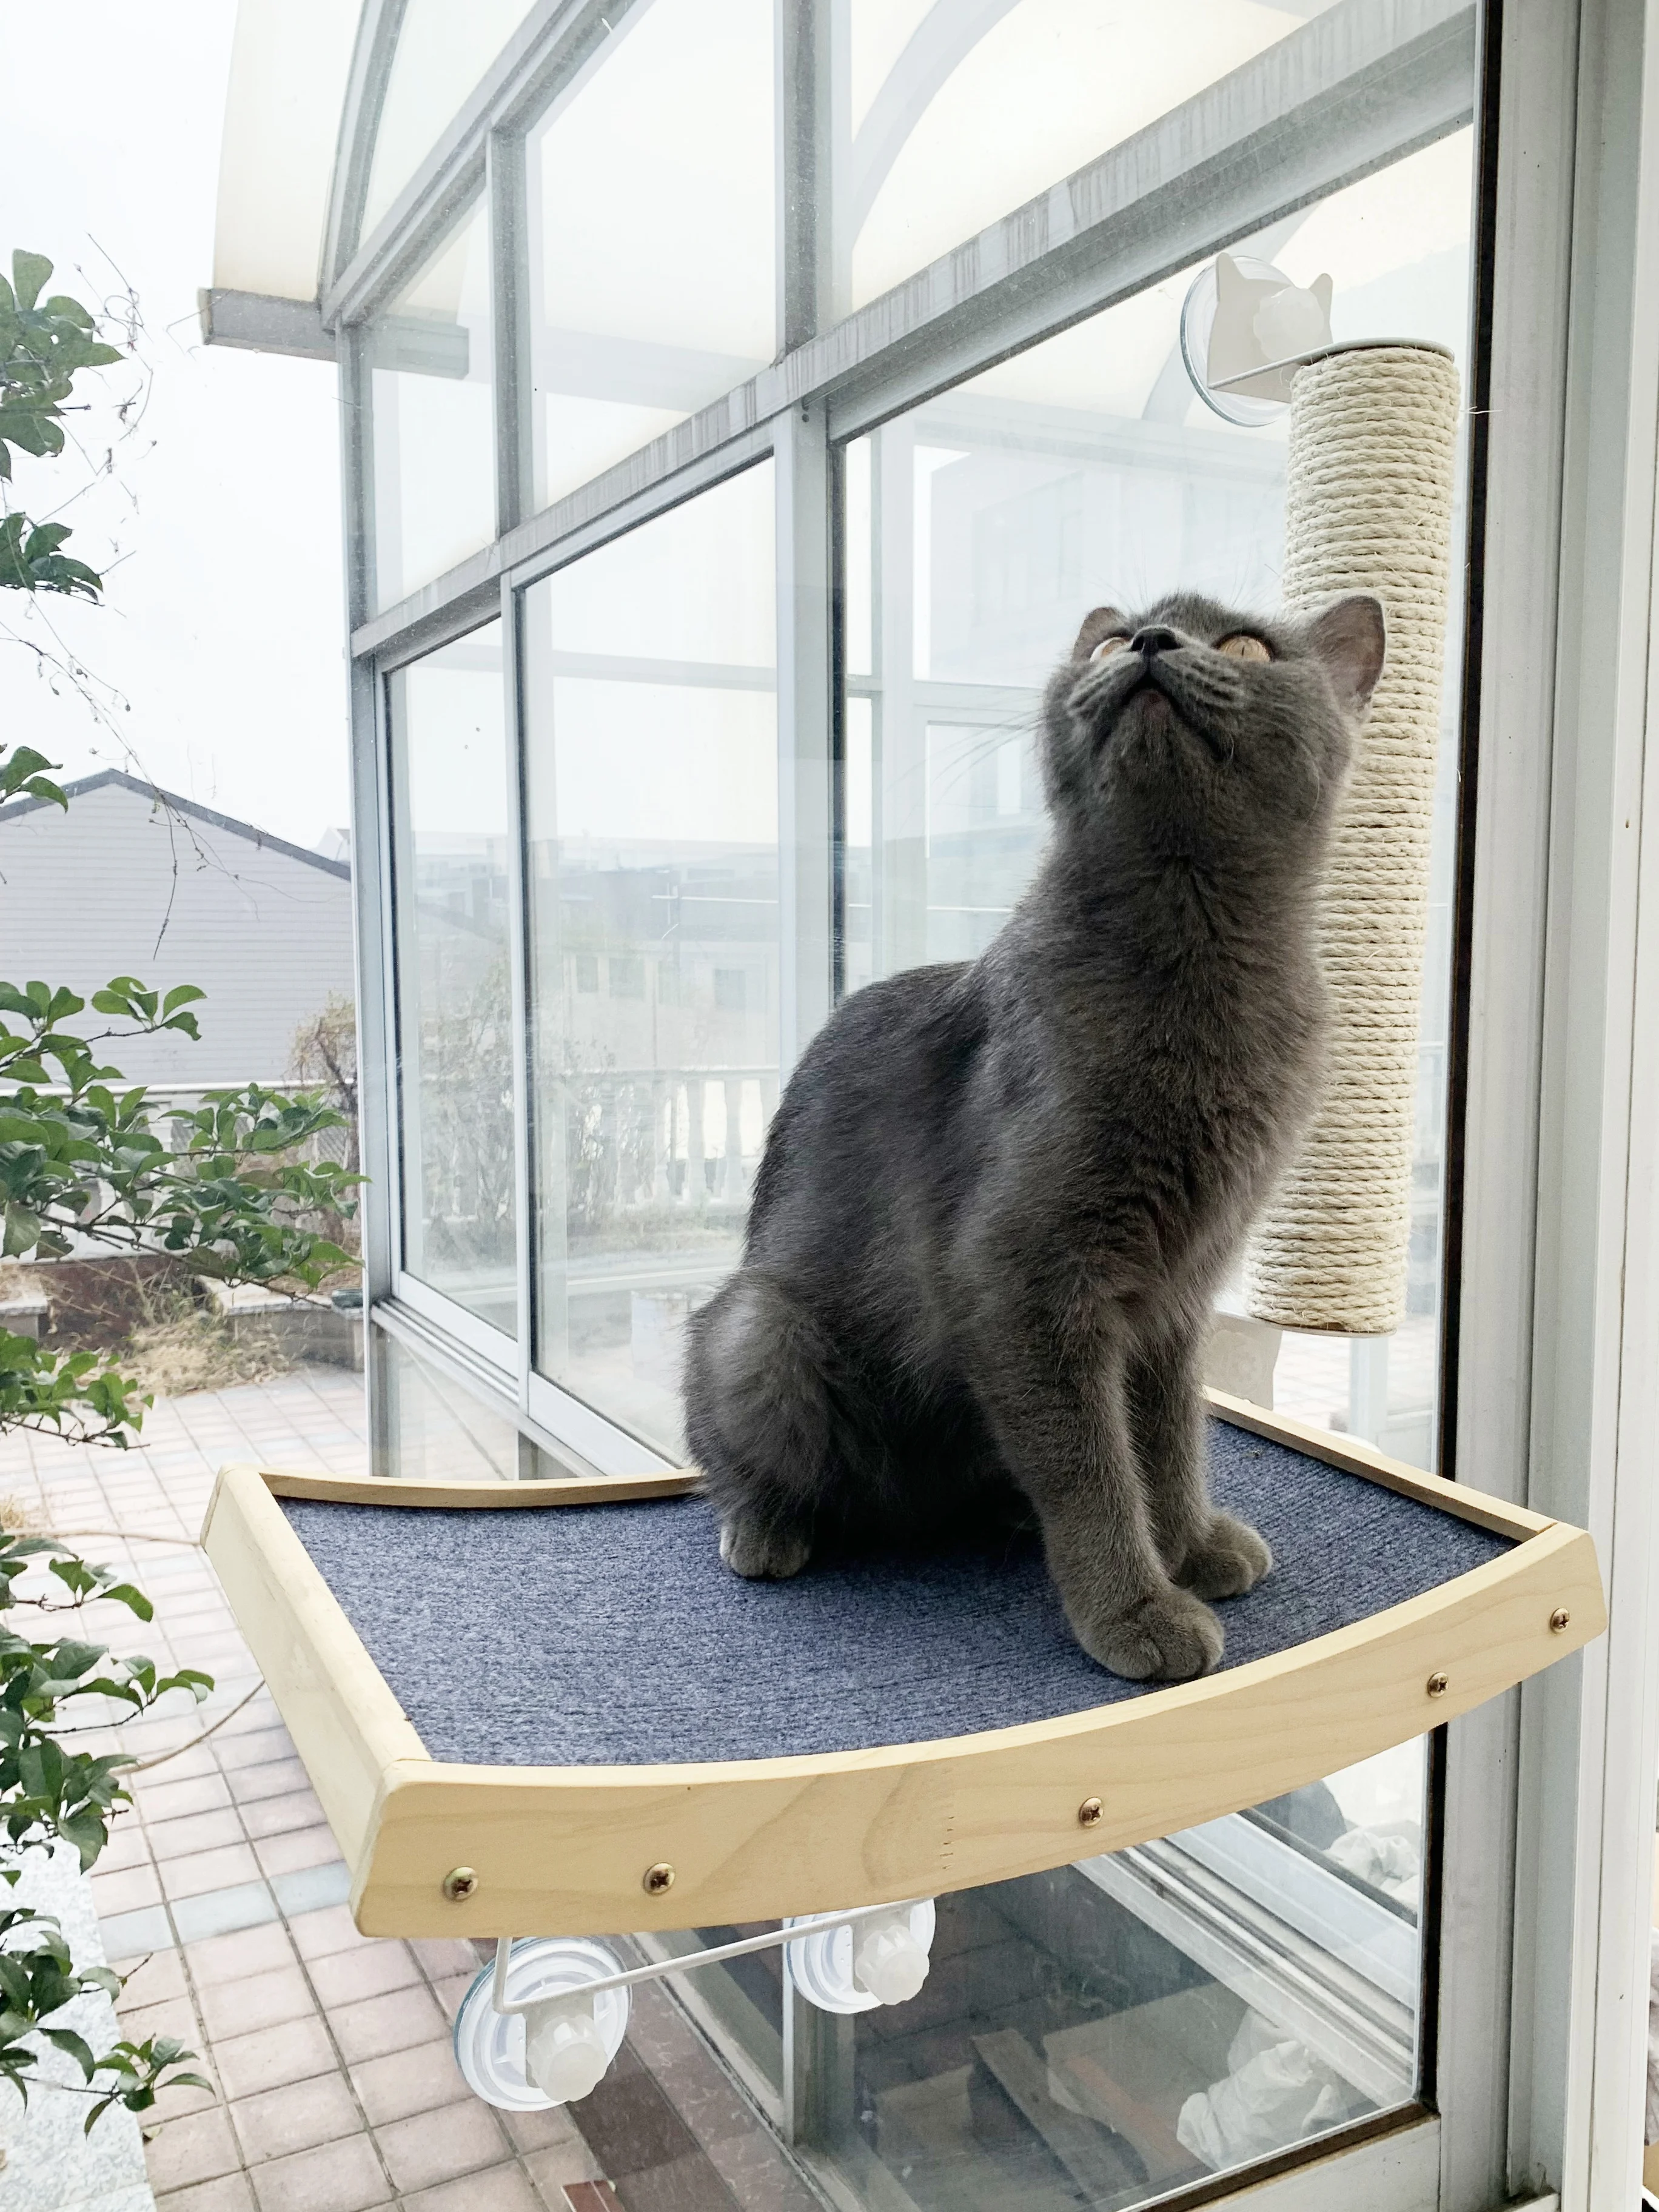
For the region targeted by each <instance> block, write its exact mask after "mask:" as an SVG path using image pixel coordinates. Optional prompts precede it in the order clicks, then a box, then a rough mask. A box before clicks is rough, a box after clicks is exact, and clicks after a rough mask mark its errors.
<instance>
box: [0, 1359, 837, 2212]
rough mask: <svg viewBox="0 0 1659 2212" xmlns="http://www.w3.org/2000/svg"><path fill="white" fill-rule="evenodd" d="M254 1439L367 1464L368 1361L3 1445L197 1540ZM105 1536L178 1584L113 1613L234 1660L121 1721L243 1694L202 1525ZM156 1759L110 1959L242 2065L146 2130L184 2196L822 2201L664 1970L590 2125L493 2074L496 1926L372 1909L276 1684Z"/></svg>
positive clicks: (149, 1580)
mask: <svg viewBox="0 0 1659 2212" xmlns="http://www.w3.org/2000/svg"><path fill="white" fill-rule="evenodd" d="M244 1458H246V1459H252V1460H257V1461H258V1462H261V1463H262V1464H264V1465H265V1466H268V1467H269V1466H289V1467H313V1468H329V1469H331V1470H332V1471H334V1472H336V1473H356V1472H359V1471H360V1470H362V1469H363V1468H364V1467H365V1464H366V1459H367V1446H366V1425H365V1417H364V1407H363V1397H362V1383H361V1379H360V1378H358V1377H356V1376H350V1375H348V1374H345V1373H343V1372H337V1371H336V1370H330V1369H326V1368H302V1369H301V1370H297V1371H296V1372H295V1373H294V1374H293V1375H290V1376H284V1377H283V1378H281V1379H279V1380H277V1381H275V1382H272V1383H264V1384H258V1385H252V1386H248V1387H246V1388H242V1389H234V1390H228V1391H225V1392H222V1393H220V1394H216V1395H215V1394H205V1393H204V1394H203V1395H200V1396H197V1397H191V1398H184V1399H177V1400H173V1401H168V1402H167V1403H164V1404H161V1405H158V1406H157V1407H155V1410H154V1412H153V1413H151V1414H150V1416H149V1419H148V1420H147V1422H146V1424H145V1429H144V1446H143V1449H142V1450H138V1451H131V1452H125V1453H118V1452H112V1451H106V1450H105V1451H93V1450H86V1449H72V1448H70V1447H68V1446H65V1445H63V1444H61V1443H56V1442H54V1441H52V1440H50V1439H41V1438H39V1437H33V1438H31V1437H19V1436H14V1437H10V1438H9V1439H7V1440H6V1441H5V1443H3V1444H0V1495H9V1496H11V1497H14V1498H16V1500H17V1501H18V1503H19V1504H21V1506H22V1507H23V1509H24V1510H25V1511H26V1513H27V1515H28V1516H29V1519H30V1522H31V1523H32V1525H35V1526H38V1527H41V1528H47V1529H55V1530H58V1531H60V1532H62V1533H64V1534H69V1533H70V1532H71V1531H80V1530H88V1529H95V1530H100V1531H109V1530H119V1531H122V1532H124V1533H125V1534H126V1535H127V1536H128V1537H129V1538H131V1539H134V1540H136V1539H137V1537H138V1536H139V1535H140V1534H144V1535H149V1536H172V1537H182V1538H185V1539H193V1538H194V1536H195V1535H196V1534H197V1530H198V1528H199V1527H200V1523H201V1519H202V1515H203V1511H204V1508H205V1506H206V1504H207V1500H208V1495H209V1492H210V1489H211V1487H212V1483H213V1478H214V1475H215V1473H216V1470H217V1468H219V1466H220V1465H221V1464H222V1462H225V1461H227V1460H231V1459H244ZM82 1549H83V1550H84V1551H85V1553H87V1554H88V1556H89V1557H91V1558H94V1559H100V1560H105V1561H109V1562H111V1563H119V1564H120V1565H123V1566H124V1567H125V1568H127V1569H129V1570H130V1571H131V1575H132V1577H133V1579H134V1580H136V1581H137V1582H138V1583H139V1584H140V1586H141V1587H142V1588H143V1589H145V1590H146V1591H147V1592H148V1593H149V1595H150V1597H151V1598H152V1599H153V1600H154V1601H155V1608H156V1613H155V1621H154V1623H153V1624H151V1625H149V1626H141V1625H140V1624H138V1623H137V1622H135V1621H134V1620H132V1618H131V1615H130V1614H127V1613H123V1612H120V1611H118V1610H117V1609H113V1608H106V1609H105V1611H106V1617H98V1618H94V1619H90V1620H88V1623H87V1632H88V1634H89V1635H91V1636H94V1637H95V1638H97V1639H98V1640H100V1641H105V1640H108V1641H110V1642H111V1643H112V1644H113V1645H114V1647H115V1648H116V1649H117V1650H123V1651H131V1650H145V1651H148V1652H149V1653H150V1654H151V1655H152V1656H154V1657H155V1659H156V1660H157V1662H158V1663H166V1664H168V1665H188V1666H195V1667H201V1668H204V1669H205V1670H206V1671H208V1672H209V1673H210V1674H213V1675H214V1677H215V1678H216V1688H215V1690H214V1692H213V1695H212V1697H211V1699H210V1701H209V1703H208V1705H207V1706H206V1707H205V1708H204V1709H202V1710H201V1711H180V1713H179V1716H178V1717H171V1716H168V1717H158V1718H156V1719H153V1720H146V1721H143V1722H138V1723H133V1724H131V1725H130V1726H128V1727H125V1728H123V1729H119V1730H118V1731H116V1732H114V1733H115V1739H116V1740H118V1741H119V1742H120V1744H121V1746H122V1747H123V1748H124V1749H126V1750H130V1751H132V1752H134V1753H137V1756H138V1757H139V1758H140V1759H146V1760H147V1759H154V1758H156V1757H157V1756H158V1755H159V1754H161V1753H163V1752H165V1751H169V1750H171V1749H172V1748H173V1747H174V1746H176V1745H178V1744H179V1743H182V1742H185V1741H187V1740H188V1739H190V1738H191V1737H194V1736H196V1735H198V1734H199V1733H200V1731H201V1729H202V1728H203V1727H204V1725H205V1723H207V1722H208V1721H210V1720H211V1719H212V1718H213V1717H215V1716H216V1714H218V1713H221V1712H223V1711H226V1710H227V1709H228V1707H230V1706H232V1705H234V1704H235V1703H236V1701H237V1700H238V1699H240V1698H242V1697H243V1696H245V1695H246V1692H247V1691H248V1690H249V1689H250V1688H251V1687H252V1686H253V1684H254V1682H255V1680H256V1679H257V1677H256V1674H255V1671H254V1668H253V1663H252V1659H251V1657H250V1656H249V1654H248V1651H247V1649H246V1645H245V1644H243V1642H242V1640H241V1638H240V1636H239V1635H238V1633H237V1631H236V1628H235V1625H234V1621H233V1620H232V1619H231V1616H230V1613H229V1610H228V1607H227V1606H226V1604H225V1601H224V1599H223V1597H222V1594H221V1592H220V1590H219V1587H218V1584H217V1582H216V1578H215V1577H214V1574H213V1571H212V1569H211V1568H210V1566H209V1565H208V1564H207V1562H206V1560H205V1559H204V1557H203V1555H202V1553H200V1552H199V1551H197V1550H195V1549H193V1548H191V1547H189V1546H188V1544H186V1545H182V1546H180V1547H178V1548H174V1547H172V1546H170V1545H168V1546H163V1545H161V1544H158V1543H154V1542H143V1541H127V1542H125V1543H124V1542H120V1541H113V1540H112V1539H111V1538H110V1537H108V1536H101V1537H100V1538H98V1539H96V1540H89V1541H87V1542H86V1543H85V1544H84V1545H83V1546H82ZM170 1702H174V1703H177V1704H179V1705H180V1707H181V1708H182V1706H183V1700H182V1699H176V1700H173V1701H170ZM131 1786H132V1788H133V1790H134V1794H135V1796H136V1798H137V1805H136V1808H135V1809H134V1811H133V1812H131V1813H130V1814H125V1815H124V1816H123V1817H122V1818H121V1820H119V1821H118V1824H117V1826H116V1827H115V1829H114V1831H113V1832H112V1839H111V1843H110V1846H109V1849H108V1850H106V1853H105V1854H104V1856H103V1857H102V1858H101V1859H100V1862H99V1863H98V1866H97V1869H96V1870H95V1871H94V1875H93V1887H94V1893H95V1895H96V1899H97V1903H98V1906H99V1911H100V1923H101V1926H102V1930H103V1935H104V1939H105V1942H106V1947H107V1949H108V1953H109V1955H110V1959H111V1960H112V1964H115V1965H117V1966H119V1967H120V1969H121V1970H122V1971H123V1972H127V1973H129V1974H130V1976H131V1978H130V1980H129V1982H128V1984H127V1987H126V1990H125V1996H124V1999H123V2002H122V2006H121V2012H122V2016H123V2020H124V2021H125V2026H126V2029H127V2032H128V2033H131V2034H132V2035H133V2036H135V2037H142V2036H143V2035H145V2034H149V2033H162V2034H170V2035H176V2036H178V2037H179V2038H180V2039H182V2040H183V2041H185V2042H186V2043H187V2044H189V2045H191V2047H192V2048H193V2049H195V2050H196V2051H198V2052H200V2053H202V2054H203V2056H204V2058H205V2060H206V2064H205V2065H204V2068H203V2070H204V2072H207V2073H209V2074H210V2075H212V2077H213V2078H214V2080H215V2081H216V2083H217V2085H218V2092H219V2093H218V2094H217V2095H216V2096H210V2095H209V2094H208V2093H206V2092H205V2091H181V2092H179V2093H177V2094H176V2095H174V2096H173V2097H172V2098H171V2099H168V2100H164V2101H163V2105H162V2106H161V2125H160V2128H159V2130H158V2132H157V2133H156V2134H155V2139H154V2140H153V2142H151V2143H150V2144H149V2168H150V2178H151V2181H152V2183H153V2185H154V2187H155V2192H156V2197H157V2201H158V2203H159V2205H160V2207H161V2212H371V2208H376V2212H378V2208H382V2207H391V2206H406V2207H409V2208H410V2212H603V2209H604V2208H605V2207H607V2206H613V2207H614V2206H620V2207H621V2208H623V2212H656V2208H658V2207H661V2208H663V2212H669V2208H671V2209H672V2212H738V2208H750V2207H752V2208H754V2212H789V2208H801V2212H809V2208H810V2207H811V2204H812V2203H813V2200H812V2199H811V2198H810V2197H808V2196H807V2195H806V2193H805V2191H803V2190H802V2189H801V2188H800V2185H799V2182H798V2181H797V2180H796V2179H795V2178H794V2176H793V2173H792V2172H791V2171H790V2170H789V2168H788V2166H787V2164H786V2163H785V2162H784V2160H782V2159H781V2156H780V2154H779V2153H778V2151H777V2148H776V2146H775V2143H774V2142H772V2141H771V2139H770V2138H769V2136H767V2134H766V2131H765V2130H764V2129H763V2128H761V2127H760V2126H759V2125H758V2124H757V2120H756V2118H755V2116H754V2114H753V2113H752V2112H750V2110H749V2108H748V2107H747V2106H745V2105H744V2100H742V2099H741V2098H740V2097H739V2096H738V2094H737V2093H736V2092H735V2091H734V2090H733V2089H732V2087H731V2086H730V2084H729V2083H728V2081H727V2080H726V2076H725V2075H724V2073H723V2072H722V2070H721V2069H720V2068H719V2066H718V2065H717V2064H716V2063H715V2062H714V2058H713V2057H712V2055H711V2054H710V2053H709V2051H708V2048H707V2046H706V2045H704V2044H703V2043H702V2039H700V2038H699V2037H698V2036H697V2035H696V2033H695V2032H694V2031H693V2030H692V2029H691V2028H690V2027H689V2026H688V2025H687V2023H686V2022H685V2021H684V2017H683V2016H682V2015H680V2013H679V2012H678V2008H676V2007H675V2006H674V2005H672V2004H671V2002H669V2000H668V1999H667V1998H666V1997H665V1996H662V1995H661V1994H660V1993H659V1992H657V1991H641V1993H640V1994H641V1997H642V1998H643V1999H644V2000H645V2002H641V2003H640V2004H638V2005H636V2007H635V2019H634V2026H633V2027H632V2029H631V2030H630V2034H629V2045H627V2046H625V2047H624V2050H623V2054H622V2056H621V2058H620V2059H619V2061H618V2063H617V2067H616V2068H615V2069H613V2071H612V2074H611V2077H610V2078H609V2079H608V2080H607V2081H605V2083H604V2084H603V2085H601V2087H600V2089H599V2091H598V2092H596V2093H595V2094H594V2096H593V2097H592V2098H590V2099H588V2100H586V2103H585V2105H584V2106H582V2108H581V2111H582V2115H583V2125H584V2127H585V2128H586V2136H584V2134H582V2133H581V2132H579V2130H578V2129H577V2127H576V2125H575V2124H574V2121H573V2120H572V2119H571V2118H568V2117H567V2115H566V2114H564V2113H562V2112H531V2113H526V2114H516V2113H501V2112H495V2111H493V2110H492V2109H491V2108H490V2107H489V2106H486V2105H484V2104H482V2103H480V2102H479V2101H478V2100H477V2099H476V2098H474V2097H472V2096H471V2094H470V2093H469V2092H468V2091H467V2090H466V2088H465V2086H464V2084H463V2083H462V2081H461V2078H460V2076H459V2074H458V2073H457V2071H456V2069H455V2066H454V2062H453V2057H452V2056H451V2052H450V2040H449V2018H450V2015H451V2014H452V2013H453V2008H454V2006H455V2004H456V2002H457V2001H458V1999H459V1996H460V1994H461V1992H462V1991H463V1990H465V1987H466V1985H467V1984H468V1982H469V1981H470V1980H471V1977H472V1975H473V1974H474V1973H475V1972H476V1971H477V1964H478V1960H477V1958H476V1957H475V1955H474V1953H473V1950H472V1948H471V1946H470V1945H467V1944H464V1943H459V1942H413V1943H399V1942H371V1941H368V1940H366V1939H365V1938H363V1937H362V1936H359V1935H358V1934H357V1932H356V1929H354V1928H353V1926H352V1924H351V1919H350V1916H349V1912H348V1911H347V1908H346V1905H345V1902H344V1899H345V1897H346V1893H347V1876H346V1869H345V1868H344V1866H343V1864H342V1863H341V1861H340V1859H339V1857H338V1854H337V1850H336V1849H335V1845H334V1841H333V1838H332V1837H331V1834H330V1833H329V1831H328V1829H327V1827H326V1826H325V1825H324V1822H323V1817H322V1811H321V1808H320V1807H319V1804H318V1802H317V1801H316V1799H315V1798H314V1797H313V1795H312V1794H311V1791H310V1790H309V1789H308V1788H307V1783H306V1777H305V1773H304V1771H303V1769H302V1768H301V1765H300V1764H299V1762H298V1760H297V1759H296V1758H295V1754H294V1747H293V1745H292V1743H291V1742H290V1741H289V1737H288V1735H287V1733H286V1731H285V1730H284V1729H283V1727H282V1725H281V1723H280V1722H279V1721H278V1719H277V1717H276V1711H275V1709H274V1707H273V1706H272V1705H271V1702H270V1699H269V1697H268V1696H267V1695H266V1694H265V1693H264V1692H263V1691H262V1692H259V1693H258V1695H257V1696H256V1697H255V1698H254V1699H253V1700H252V1703H251V1704H249V1705H247V1706H246V1709H245V1710H244V1711H241V1712H240V1713H239V1714H237V1716H236V1717H234V1719H233V1720H231V1721H229V1722H228V1723H227V1724H226V1725H225V1726H224V1727H223V1728H222V1729H220V1730H219V1732H218V1733H217V1734H216V1735H213V1736H211V1737H210V1739H209V1740H208V1741H206V1742H204V1743H200V1744H196V1745H194V1746H193V1747H191V1748H190V1749H188V1750H185V1751H182V1752H180V1753H179V1755H178V1756H177V1757H175V1758H171V1759H167V1762H166V1763H165V1764H163V1765H157V1766H155V1767H154V1768H153V1769H151V1770H150V1771H147V1772H140V1773H138V1774H137V1776H136V1777H135V1778H134V1780H133V1783H132V1785H131ZM683 2115H684V2116H689V2117H683ZM595 2142H597V2143H599V2145H600V2146H601V2147H602V2148H603V2151H604V2162H605V2166H607V2167H608V2168H609V2169H610V2172H611V2174H612V2175H613V2176H614V2177H615V2182H614V2185H613V2182H612V2181H609V2180H605V2179H601V2172H602V2169H601V2164H600V2161H599V2158H598V2157H596V2156H595V2154H594V2151H593V2149H592V2148H591V2147H590V2146H591V2144H592V2143H595Z"/></svg>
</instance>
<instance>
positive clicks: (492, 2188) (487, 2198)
mask: <svg viewBox="0 0 1659 2212" xmlns="http://www.w3.org/2000/svg"><path fill="white" fill-rule="evenodd" d="M403 2202H404V2212H544V2208H543V2206H542V2205H541V2203H538V2199H537V2195H536V2191H534V2190H533V2189H532V2187H531V2185H530V2184H529V2182H528V2181H527V2180H526V2179H525V2177H524V2174H523V2173H522V2172H520V2169H519V2167H517V2166H492V2167H491V2168H490V2169H489V2172H487V2173H469V2174H468V2175H467V2176H466V2178H465V2180H462V2181H445V2182H441V2183H440V2184H439V2185H438V2187H437V2188H436V2189H422V2191H420V2193H419V2194H418V2195H417V2196H414V2197H404V2200H403Z"/></svg>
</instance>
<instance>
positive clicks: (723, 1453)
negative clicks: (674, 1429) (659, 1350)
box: [685, 1268, 833, 1543]
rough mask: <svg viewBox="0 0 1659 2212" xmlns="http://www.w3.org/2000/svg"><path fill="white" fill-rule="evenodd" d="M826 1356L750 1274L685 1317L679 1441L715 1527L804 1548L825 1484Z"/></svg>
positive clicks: (801, 1319)
mask: <svg viewBox="0 0 1659 2212" xmlns="http://www.w3.org/2000/svg"><path fill="white" fill-rule="evenodd" d="M832 1356H833V1355H832V1352H831V1347H830V1346H829V1341H828V1339H827V1337H826V1336H825V1334H824V1332H823V1329H822V1328H820V1327H819V1325H818V1324H817V1322H816V1321H815V1320H814V1319H813V1317H812V1316H811V1314H810V1313H808V1312H807V1311H806V1310H805V1308H804V1307H803V1306H801V1305H800V1304H799V1303H798V1301H797V1300H796V1299H794V1298H793V1297H791V1296H790V1294H789V1293H788V1291H786V1290H784V1289H783V1288H782V1286H781V1285H779V1284H778V1283H776V1282H775V1281H772V1280H770V1279H769V1278H767V1277H766V1276H764V1275H761V1274H757V1273H753V1272H751V1271H750V1269H748V1268H741V1269H739V1271H738V1273H737V1274H735V1275H734V1276H732V1279H731V1280H730V1281H729V1282H727V1283H726V1285H724V1286H723V1288H722V1289H720V1291H717V1292H716V1293H715V1295H714V1297H712V1298H711V1299H710V1300H709V1301H708V1304H707V1305H706V1306H703V1307H702V1309H701V1310H699V1311H698V1312H697V1313H696V1315H694V1316H693V1317H692V1320H691V1322H690V1328H688V1330H687V1351H686V1363H685V1427H686V1440H687V1442H688V1443H690V1447H691V1452H692V1455H693V1457H694V1458H695V1459H696V1462H697V1465H698V1466H699V1467H700V1468H702V1474H703V1478H704V1487H705V1489H706V1491H707V1492H708V1497H709V1498H710V1499H711V1501H712V1503H713V1504H714V1510H715V1511H716V1513H717V1514H718V1515H719V1516H720V1520H721V1521H722V1522H723V1523H726V1524H727V1525H728V1526H729V1525H730V1524H731V1523H732V1522H733V1521H734V1520H737V1519H739V1518H741V1519H743V1520H744V1521H746V1522H750V1523H751V1524H754V1525H756V1526H757V1527H760V1528H775V1529H777V1530H778V1531H779V1533H780V1534H782V1533H783V1532H785V1531H786V1530H787V1531H788V1532H790V1533H791V1534H796V1535H799V1537H800V1538H801V1540H802V1541H805V1542H808V1543H810V1541H811V1531H812V1528H813V1525H814V1524H815V1522H817V1517H818V1513H819V1510H820V1508H821V1506H822V1504H823V1499H824V1492H825V1487H826V1482H827V1479H828V1475H829V1430H830V1403H829V1367H830V1361H831V1358H832Z"/></svg>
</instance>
